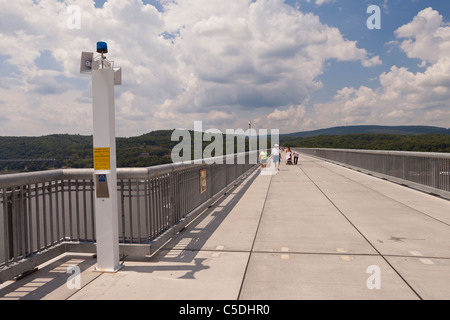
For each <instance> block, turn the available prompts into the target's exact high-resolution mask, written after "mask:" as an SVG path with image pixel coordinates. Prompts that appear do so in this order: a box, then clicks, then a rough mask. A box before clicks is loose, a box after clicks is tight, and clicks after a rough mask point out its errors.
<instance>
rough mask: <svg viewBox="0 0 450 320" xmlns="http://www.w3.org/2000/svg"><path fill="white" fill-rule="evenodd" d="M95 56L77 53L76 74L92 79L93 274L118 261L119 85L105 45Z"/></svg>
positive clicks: (111, 267)
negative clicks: (116, 96)
mask: <svg viewBox="0 0 450 320" xmlns="http://www.w3.org/2000/svg"><path fill="white" fill-rule="evenodd" d="M97 53H98V54H100V55H97V56H96V57H94V53H93V52H82V53H81V64H80V72H81V73H83V74H91V75H92V109H93V124H94V144H93V145H94V183H95V234H96V241H97V243H96V245H97V266H96V267H95V270H96V271H101V272H117V271H118V270H119V269H120V268H121V267H122V265H121V264H120V260H119V223H118V221H119V219H118V204H117V170H116V132H115V107H114V85H120V84H121V82H122V77H121V76H122V73H121V72H122V71H121V68H114V62H113V61H109V60H108V59H106V57H105V54H106V53H108V46H107V44H106V42H102V41H99V42H97Z"/></svg>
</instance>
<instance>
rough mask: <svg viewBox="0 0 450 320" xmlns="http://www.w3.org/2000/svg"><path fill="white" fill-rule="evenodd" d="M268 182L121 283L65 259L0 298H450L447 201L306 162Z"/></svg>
mask: <svg viewBox="0 0 450 320" xmlns="http://www.w3.org/2000/svg"><path fill="white" fill-rule="evenodd" d="M269 173H270V172H267V171H266V172H263V174H261V173H260V172H259V170H258V171H256V172H255V173H253V174H252V175H251V176H249V177H248V178H247V179H246V180H245V181H243V182H242V183H241V184H240V185H239V186H237V187H236V188H234V189H232V191H230V192H229V193H228V194H227V195H226V196H224V197H223V198H222V199H220V200H219V201H218V202H216V203H215V204H214V205H213V206H212V207H211V208H210V209H208V210H207V211H205V212H204V213H203V214H202V215H201V217H200V218H199V219H197V220H195V221H194V222H192V223H191V224H190V225H189V226H188V227H187V228H186V229H185V230H184V231H183V232H182V233H180V234H179V235H178V236H177V237H175V238H174V239H172V240H171V241H170V242H168V243H167V244H166V245H165V246H164V247H163V249H162V250H161V251H159V252H158V253H157V254H156V255H154V256H152V257H142V258H137V257H126V258H125V260H124V267H123V269H122V270H121V271H119V272H118V273H115V274H108V273H96V272H93V267H94V265H95V259H94V258H92V257H91V256H90V255H81V254H77V255H75V254H66V255H64V256H61V257H59V258H58V259H55V260H53V261H51V262H49V263H47V265H46V266H42V267H40V268H39V271H38V272H36V273H34V274H32V275H30V276H28V277H26V278H24V279H22V280H19V281H16V282H9V283H6V284H3V285H2V286H0V299H164V300H166V299H167V300H177V299H194V300H207V299H214V300H217V299H224V300H237V299H249V300H255V299H258V300H259V299H269V300H300V299H450V201H447V200H443V199H440V198H437V197H434V196H431V195H427V194H425V193H422V192H419V191H415V190H412V189H409V188H407V187H403V186H399V185H396V184H393V183H390V182H387V181H384V180H381V179H378V178H374V177H371V176H368V175H365V174H361V173H358V172H355V171H352V170H349V169H346V168H343V167H339V166H336V165H333V164H330V163H327V162H324V161H321V160H318V159H314V158H311V157H308V156H301V157H300V161H299V165H297V166H296V165H292V166H287V165H285V164H282V166H281V171H280V172H278V173H277V174H274V175H272V174H269ZM71 266H77V267H79V268H80V271H81V272H82V273H81V277H80V278H79V279H80V280H81V283H80V285H81V289H79V290H77V289H76V288H75V289H73V288H69V287H70V285H73V286H75V285H76V284H77V283H76V281H75V280H74V279H69V282H68V278H69V277H70V276H71V274H68V273H67V269H68V268H69V267H71ZM68 283H69V287H68V285H67V284H68ZM377 285H379V286H380V287H379V289H378V288H377ZM369 288H373V289H369Z"/></svg>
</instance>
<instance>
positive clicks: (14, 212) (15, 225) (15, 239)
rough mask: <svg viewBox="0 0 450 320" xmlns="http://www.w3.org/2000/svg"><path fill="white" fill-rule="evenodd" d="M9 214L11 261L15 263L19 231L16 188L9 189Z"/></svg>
mask: <svg viewBox="0 0 450 320" xmlns="http://www.w3.org/2000/svg"><path fill="white" fill-rule="evenodd" d="M11 207H12V209H11V212H12V226H13V228H12V230H11V232H12V236H13V252H12V254H13V260H14V262H17V255H18V249H19V248H18V236H19V232H18V231H19V229H20V228H18V221H17V220H18V219H17V208H16V187H12V188H11Z"/></svg>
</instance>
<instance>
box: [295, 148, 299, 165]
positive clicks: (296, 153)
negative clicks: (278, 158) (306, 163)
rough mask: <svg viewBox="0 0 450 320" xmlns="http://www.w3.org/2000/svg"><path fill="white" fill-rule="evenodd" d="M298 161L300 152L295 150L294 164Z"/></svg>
mask: <svg viewBox="0 0 450 320" xmlns="http://www.w3.org/2000/svg"><path fill="white" fill-rule="evenodd" d="M297 163H298V152H297V151H295V150H294V164H297Z"/></svg>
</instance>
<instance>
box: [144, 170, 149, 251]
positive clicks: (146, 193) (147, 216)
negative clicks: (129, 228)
mask: <svg viewBox="0 0 450 320" xmlns="http://www.w3.org/2000/svg"><path fill="white" fill-rule="evenodd" d="M148 183H149V179H145V180H144V192H145V195H144V197H145V204H144V205H145V233H146V234H145V239H146V241H147V242H148V241H149V238H150V217H149V212H150V208H149V204H150V201H149V189H148V188H149V184H148Z"/></svg>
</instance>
